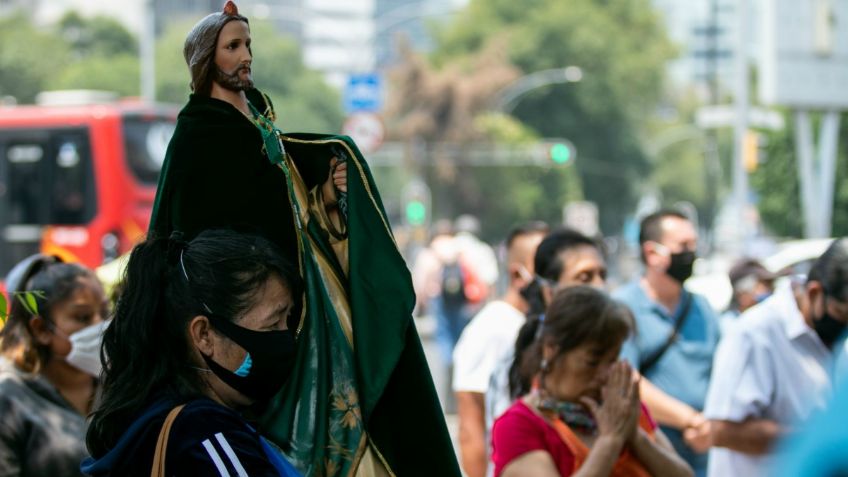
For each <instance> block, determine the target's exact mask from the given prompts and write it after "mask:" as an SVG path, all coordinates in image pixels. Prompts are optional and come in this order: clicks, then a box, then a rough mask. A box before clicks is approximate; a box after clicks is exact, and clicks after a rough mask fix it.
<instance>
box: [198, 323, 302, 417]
mask: <svg viewBox="0 0 848 477" xmlns="http://www.w3.org/2000/svg"><path fill="white" fill-rule="evenodd" d="M206 316H207V317H208V318H209V321H210V322H211V323H212V326H214V327H215V328H216V329H217V330H218V331H220V332H221V333H223V334H224V336H226V337H227V338H229V339H231V340H233V341H234V342H235V343H236V344H237V345H239V346H241V347H242V348H244V350H245V351H247V356H246V357H245V359H244V362H243V363H242V365H241V366H240V367H239V369H237V370H236V371H230V370H229V369H226V368H225V367H223V366H221V365H220V364H218V363H216V362H215V361H213V360H212V358H210V357H208V356H206V355H203V359H204V361H206V364H207V365H208V366H209V369H210V370H212V372H213V373H215V375H216V376H218V377H219V378H221V381H224V382H225V383H227V384H228V385H230V386H231V387H232V388H233V389H235V390H236V391H238V392H240V393H242V394H244V395H245V396H247V397H249V398H252V399H255V400H257V401H266V400H268V399H270V398H272V397H273V396H274V395H275V394H277V392H278V391H279V390H280V389H281V388H282V387H283V385H284V384H286V381H288V379H289V376H290V375H291V372H292V369H293V368H294V360H295V353H296V347H295V340H294V333H293V332H292V331H291V330H282V331H254V330H249V329H247V328H243V327H241V326H238V325H236V324H235V323H232V322H231V321H229V320H227V319H224V318H220V317H217V316H210V315H209V314H207V315H206ZM201 354H202V353H201Z"/></svg>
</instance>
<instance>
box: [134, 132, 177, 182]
mask: <svg viewBox="0 0 848 477" xmlns="http://www.w3.org/2000/svg"><path fill="white" fill-rule="evenodd" d="M173 135H174V122H173V120H167V119H163V118H146V117H140V116H127V117H125V118H124V142H125V146H126V151H127V162H128V165H129V167H130V169H131V170H132V172H133V175H135V177H136V179H138V180H139V181H141V182H142V183H145V184H153V185H156V183H157V182H158V181H159V171H160V170H161V169H162V163H163V162H165V152H166V151H167V149H168V143H169V142H170V141H171V136H173Z"/></svg>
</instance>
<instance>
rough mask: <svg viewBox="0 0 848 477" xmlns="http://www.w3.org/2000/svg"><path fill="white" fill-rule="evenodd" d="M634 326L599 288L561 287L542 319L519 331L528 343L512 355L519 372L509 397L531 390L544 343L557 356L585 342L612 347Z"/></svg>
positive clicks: (623, 309) (626, 311)
mask: <svg viewBox="0 0 848 477" xmlns="http://www.w3.org/2000/svg"><path fill="white" fill-rule="evenodd" d="M633 326H634V325H633V315H632V314H631V312H630V310H629V309H628V308H627V307H626V306H625V305H624V304H622V303H620V302H618V301H616V300H614V299H613V298H612V297H610V296H609V295H608V294H607V293H606V292H604V291H602V290H598V289H596V288H593V287H590V286H586V285H579V286H573V287H569V288H565V289H563V290H560V291H559V292H557V294H556V295H555V296H554V299H553V302H552V303H551V305H550V306H549V307H548V310H547V313H545V317H544V320H540V319H538V318H537V319H532V320H529V321H528V322H527V323H525V324H524V326H523V327H522V328H521V330H520V331H519V339H521V338H522V337H523V338H525V339H528V337H529V339H528V341H529V343H530V344H529V346H527V347H525V348H523V349H522V350H520V351H521V354H517V355H516V356H515V362H514V364H513V367H514V368H516V369H517V371H518V374H517V379H516V381H515V383H513V381H512V376H510V396H512V397H513V398H516V397H518V396H521V395H524V394H527V393H528V392H529V391H530V385H531V383H532V381H533V377H534V376H536V375H537V374H538V373H539V371H540V367H541V363H542V347H543V345H545V344H547V345H552V346H554V347H555V348H556V349H557V356H560V355H562V354H564V353H567V352H569V351H571V350H573V349H574V348H577V347H578V346H581V345H583V344H586V343H591V344H595V345H597V346H598V347H599V348H601V349H611V348H613V347H615V346H618V345H620V344H621V343H622V342H623V341H624V340H625V339H627V336H628V335H629V334H630V332H631V331H632V329H633ZM518 351H519V350H518V349H516V352H518Z"/></svg>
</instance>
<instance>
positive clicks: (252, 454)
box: [81, 399, 300, 477]
mask: <svg viewBox="0 0 848 477" xmlns="http://www.w3.org/2000/svg"><path fill="white" fill-rule="evenodd" d="M173 408H174V402H173V401H171V400H169V399H161V400H158V401H156V402H155V403H154V404H153V405H151V406H150V407H148V408H147V410H146V411H145V412H144V413H142V415H141V416H140V417H139V418H138V419H136V421H135V422H134V423H133V424H132V425H131V426H130V427H129V429H127V431H126V432H125V433H124V434H123V435H122V436H121V439H120V440H119V441H118V443H117V444H116V445H115V447H114V448H112V450H110V451H109V452H108V453H106V455H104V456H102V457H100V458H99V459H94V458H89V459H86V460H85V461H84V462H83V463H82V466H81V469H82V471H83V472H84V473H85V474H88V475H91V476H93V477H106V476H122V477H124V476H126V477H133V476H144V477H148V476H149V475H150V469H151V467H152V465H153V454H154V451H155V448H156V442H157V440H158V438H159V432H160V430H161V429H162V424H163V423H164V422H165V417H166V416H167V414H168V413H169V412H170V411H171V409H173ZM165 455H166V459H165V473H166V474H167V475H168V476H220V477H230V476H233V477H236V476H237V477H244V476H250V477H254V476H256V477H295V476H299V475H300V474H299V473H298V472H297V471H296V470H295V469H294V467H292V465H291V464H289V463H288V462H287V461H285V459H284V458H283V457H282V454H281V453H280V452H279V450H278V449H276V448H274V447H272V446H271V445H270V444H269V443H268V442H267V441H265V439H263V438H262V437H261V436H260V435H259V433H258V432H257V431H256V430H255V429H253V428H252V427H250V426H249V425H248V424H247V423H246V422H245V420H244V418H242V416H241V415H240V414H238V413H237V412H235V411H233V410H232V409H230V408H227V407H225V406H222V405H221V404H218V403H216V402H215V401H212V400H211V399H196V400H194V401H191V402H189V403H187V404H186V406H185V407H184V408H183V409H182V411H181V412H180V413H179V414H178V415H177V418H176V419H175V420H174V422H173V424H172V426H171V433H170V435H169V437H168V448H167V451H166V454H165Z"/></svg>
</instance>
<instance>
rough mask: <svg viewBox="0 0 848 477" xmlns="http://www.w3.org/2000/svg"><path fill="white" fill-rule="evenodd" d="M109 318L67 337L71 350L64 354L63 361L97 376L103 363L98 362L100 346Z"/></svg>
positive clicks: (109, 321)
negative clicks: (66, 354)
mask: <svg viewBox="0 0 848 477" xmlns="http://www.w3.org/2000/svg"><path fill="white" fill-rule="evenodd" d="M109 323H111V320H106V321H101V322H100V323H97V324H96V325H91V326H87V327H85V328H83V329H81V330H79V331H77V332H76V333H73V334H71V336H69V337H68V341H70V342H71V352H70V353H68V356H65V361H67V362H68V364H70V365H71V366H73V367H75V368H77V369H79V370H81V371H84V372H86V373H88V374H90V375H92V376H94V377H95V378H96V377H99V376H100V371H101V370H102V369H103V365H102V363H101V362H100V346H101V345H102V344H103V332H105V331H106V327H108V326H109Z"/></svg>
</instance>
